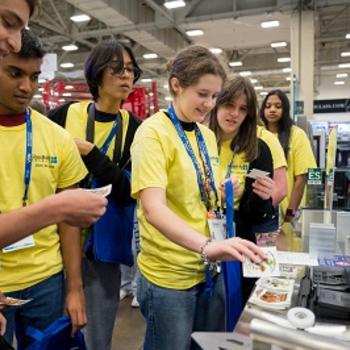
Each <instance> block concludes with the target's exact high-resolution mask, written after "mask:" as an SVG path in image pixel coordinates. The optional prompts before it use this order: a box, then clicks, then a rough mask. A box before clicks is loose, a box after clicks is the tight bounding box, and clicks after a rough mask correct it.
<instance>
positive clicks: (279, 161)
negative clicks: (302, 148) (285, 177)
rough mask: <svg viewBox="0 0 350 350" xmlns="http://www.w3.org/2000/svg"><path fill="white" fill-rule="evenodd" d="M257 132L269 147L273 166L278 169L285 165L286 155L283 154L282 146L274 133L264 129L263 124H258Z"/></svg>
mask: <svg viewBox="0 0 350 350" xmlns="http://www.w3.org/2000/svg"><path fill="white" fill-rule="evenodd" d="M257 134H258V137H259V138H260V139H262V140H263V141H264V142H265V143H266V144H267V145H268V146H269V148H270V151H271V155H272V161H273V168H274V169H278V168H281V167H287V161H286V157H285V156H284V152H283V148H282V146H281V144H280V142H279V141H278V139H277V140H276V137H275V136H274V134H273V133H272V132H270V131H268V130H266V129H265V128H264V127H263V126H261V125H258V127H257Z"/></svg>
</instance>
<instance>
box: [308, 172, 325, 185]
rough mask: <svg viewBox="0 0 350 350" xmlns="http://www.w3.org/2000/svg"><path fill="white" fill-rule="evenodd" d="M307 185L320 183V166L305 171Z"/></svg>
mask: <svg viewBox="0 0 350 350" xmlns="http://www.w3.org/2000/svg"><path fill="white" fill-rule="evenodd" d="M307 184H308V185H322V168H310V169H309V170H308V172H307Z"/></svg>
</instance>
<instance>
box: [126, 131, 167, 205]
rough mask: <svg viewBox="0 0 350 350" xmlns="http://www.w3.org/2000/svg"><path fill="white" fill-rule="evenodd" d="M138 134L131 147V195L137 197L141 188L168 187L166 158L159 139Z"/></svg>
mask: <svg viewBox="0 0 350 350" xmlns="http://www.w3.org/2000/svg"><path fill="white" fill-rule="evenodd" d="M140 134H141V135H136V136H135V139H134V142H133V144H132V148H131V155H132V177H131V195H132V196H133V197H134V198H135V199H137V198H138V197H139V193H140V191H141V190H143V189H145V188H150V187H158V188H162V189H164V190H165V189H166V186H167V173H166V160H165V156H164V153H163V151H162V147H161V144H160V142H159V139H157V138H156V137H152V136H151V135H147V136H144V135H142V133H140Z"/></svg>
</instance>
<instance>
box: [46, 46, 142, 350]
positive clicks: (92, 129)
mask: <svg viewBox="0 0 350 350" xmlns="http://www.w3.org/2000/svg"><path fill="white" fill-rule="evenodd" d="M140 74H141V69H140V68H139V66H138V65H137V62H136V60H135V58H134V55H133V53H132V51H131V49H130V48H128V47H126V46H124V45H122V44H121V43H118V42H116V41H109V42H105V43H101V44H99V45H97V46H96V47H95V48H94V49H93V50H92V52H91V53H90V54H89V56H88V58H87V60H86V62H85V77H86V80H87V83H88V86H89V88H90V92H91V94H92V96H93V100H94V101H93V102H91V101H84V102H78V103H72V104H69V105H65V106H62V107H61V108H58V109H57V110H56V111H53V112H51V113H50V117H51V118H52V119H53V120H56V121H59V123H60V124H61V125H62V126H64V127H65V128H66V129H67V130H68V131H69V132H70V133H71V134H72V135H73V137H74V138H75V142H76V144H77V146H78V149H79V151H80V154H81V156H82V159H83V161H84V163H85V166H86V167H87V169H88V171H89V178H88V179H87V181H86V184H85V186H86V187H91V186H94V185H93V183H96V184H98V186H104V185H108V184H112V193H111V195H110V196H109V197H108V199H109V204H108V207H107V213H106V214H105V215H104V216H102V218H101V220H100V221H99V222H98V223H97V224H96V225H95V226H94V227H93V228H92V229H91V230H90V233H89V235H88V243H87V245H86V257H85V258H84V259H83V278H84V291H85V297H86V309H87V316H88V325H87V327H86V330H85V331H86V333H85V334H86V342H87V347H88V348H89V349H98V350H110V349H111V346H112V334H113V328H114V323H115V319H116V314H117V309H118V303H119V289H120V264H119V263H121V262H124V261H121V260H120V254H125V257H128V255H127V254H128V253H130V256H131V234H130V235H129V231H128V234H126V233H125V232H124V231H123V234H122V237H121V235H120V234H119V235H118V236H117V233H118V232H119V231H121V230H122V228H121V227H118V228H115V226H116V222H117V221H116V218H117V215H118V217H120V214H119V213H120V211H121V210H123V213H124V212H125V216H123V218H122V220H123V222H129V221H130V220H131V223H132V219H133V213H131V214H130V212H129V209H125V207H127V206H128V205H130V204H133V203H134V200H133V199H132V198H131V197H130V173H128V172H127V171H130V170H131V165H130V145H131V143H132V140H133V137H134V133H135V131H136V129H137V128H138V126H139V124H140V122H139V120H138V119H137V118H136V117H135V116H133V115H132V114H131V113H129V112H128V111H127V110H124V109H122V108H121V107H122V102H123V100H125V99H126V98H127V96H128V95H129V94H130V92H131V90H132V87H133V84H134V83H135V82H136V81H137V79H138V78H139V77H140ZM125 170H127V171H125ZM91 179H93V181H91ZM127 208H129V207H127ZM124 210H125V211H124ZM132 210H133V208H132ZM111 214H112V215H111ZM129 214H130V215H131V218H130V215H129ZM113 218H114V219H113ZM107 220H109V221H108V225H106V226H105V227H104V229H102V232H101V229H99V230H98V229H97V227H101V222H107ZM97 225H100V226H97ZM119 226H120V225H119ZM96 230H98V231H96ZM118 230H119V231H118ZM117 231H118V232H117ZM118 247H123V249H121V248H118ZM124 248H125V249H124ZM118 249H119V250H118ZM120 250H123V252H122V253H119V251H120ZM107 251H108V252H107ZM129 260H130V259H128V261H129ZM124 263H126V262H124Z"/></svg>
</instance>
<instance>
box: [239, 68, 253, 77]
mask: <svg viewBox="0 0 350 350" xmlns="http://www.w3.org/2000/svg"><path fill="white" fill-rule="evenodd" d="M239 75H240V76H241V77H249V75H252V72H251V71H249V70H246V71H243V72H239Z"/></svg>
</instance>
